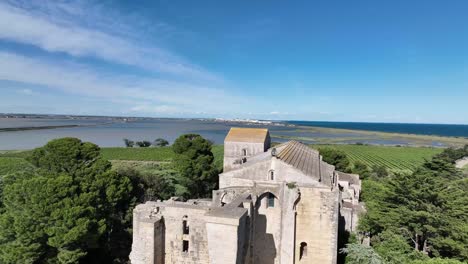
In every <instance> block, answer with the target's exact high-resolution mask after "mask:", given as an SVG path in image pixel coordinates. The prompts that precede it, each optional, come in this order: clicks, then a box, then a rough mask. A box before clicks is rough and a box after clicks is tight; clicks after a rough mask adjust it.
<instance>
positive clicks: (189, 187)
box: [172, 134, 218, 197]
mask: <svg viewBox="0 0 468 264" xmlns="http://www.w3.org/2000/svg"><path fill="white" fill-rule="evenodd" d="M211 147H212V143H211V142H210V141H208V140H206V139H204V138H203V137H202V136H200V135H197V134H187V135H182V136H180V137H179V138H177V139H176V140H175V142H174V144H173V145H172V148H173V150H174V152H175V153H176V156H175V159H174V166H175V168H176V170H177V171H179V173H180V175H181V179H180V180H179V182H180V184H181V186H185V187H186V190H185V191H186V193H185V195H184V196H185V197H208V196H210V195H211V191H212V190H213V189H214V188H216V186H217V183H218V177H217V175H218V171H217V170H216V169H215V168H214V164H213V161H214V157H213V153H212V152H211ZM178 192H179V193H180V192H181V191H180V190H179V191H178Z"/></svg>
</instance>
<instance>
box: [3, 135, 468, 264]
mask: <svg viewBox="0 0 468 264" xmlns="http://www.w3.org/2000/svg"><path fill="white" fill-rule="evenodd" d="M313 147H314V148H320V149H321V153H322V154H323V155H324V159H325V160H326V161H327V162H330V163H332V164H335V165H338V166H341V167H342V168H341V169H342V170H350V171H351V172H353V173H358V174H360V175H361V176H362V177H361V178H362V179H363V190H362V199H363V200H364V202H365V203H366V207H367V214H366V215H364V216H362V217H361V221H360V224H359V230H360V232H361V233H362V234H364V233H365V234H369V235H370V237H371V247H365V246H362V245H358V244H356V243H350V244H348V245H347V247H346V248H345V249H343V250H342V252H346V253H347V258H346V263H351V264H353V263H388V264H393V263H407V264H422V263H432V264H459V263H462V262H463V261H466V260H467V259H468V252H467V249H466V245H467V244H468V234H467V232H466V230H468V226H467V225H468V224H467V223H468V200H467V199H468V196H467V195H466V194H467V192H468V181H467V179H468V178H466V177H463V176H462V175H463V174H462V172H461V170H456V169H455V168H454V166H453V161H454V160H456V159H459V158H460V157H463V156H465V155H468V148H465V149H459V150H453V149H447V150H443V149H434V148H413V147H383V146H368V145H316V146H313ZM434 155H435V156H434ZM432 156H434V157H433V158H431V157H432ZM107 160H111V165H110V164H109V162H107ZM222 163H223V146H221V145H216V146H211V143H210V142H208V141H206V140H205V139H203V138H201V137H200V136H198V135H184V136H182V137H180V138H179V139H178V140H177V141H176V143H175V144H174V146H173V147H151V148H125V147H122V148H103V149H99V148H98V147H97V146H95V145H94V144H91V143H83V142H80V141H79V140H77V139H59V140H54V141H51V142H49V143H48V144H47V145H46V146H44V147H42V148H39V149H36V150H34V151H6V152H5V151H4V152H2V153H0V179H1V180H2V181H0V262H1V263H32V262H35V263H47V262H49V263H77V262H78V261H81V262H86V263H108V262H111V261H114V262H115V263H122V262H125V261H126V260H127V257H128V253H129V250H130V243H131V212H132V209H133V207H134V205H135V204H137V203H141V202H144V201H147V200H156V199H168V198H169V197H171V196H184V197H190V198H194V197H204V196H207V195H209V194H210V191H211V190H212V189H213V188H215V187H216V183H217V177H216V175H217V174H218V172H219V171H221V169H222V165H223V164H222ZM464 170H465V171H466V172H468V168H465V169H464ZM293 185H294V184H293V183H289V184H288V187H289V188H291V187H293ZM448 258H449V259H448Z"/></svg>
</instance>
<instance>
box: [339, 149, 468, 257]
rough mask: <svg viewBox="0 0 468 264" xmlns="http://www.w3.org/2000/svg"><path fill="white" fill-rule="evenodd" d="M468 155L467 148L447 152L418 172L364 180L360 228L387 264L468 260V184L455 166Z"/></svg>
mask: <svg viewBox="0 0 468 264" xmlns="http://www.w3.org/2000/svg"><path fill="white" fill-rule="evenodd" d="M467 155H468V148H467V147H465V148H464V149H457V150H455V149H445V150H444V151H443V152H441V153H439V154H437V155H435V156H434V157H433V158H432V159H431V160H428V161H426V162H424V163H423V164H422V165H421V166H419V167H417V168H415V169H414V172H411V173H390V174H388V175H387V176H384V177H368V178H367V179H364V181H363V186H362V196H361V197H362V199H363V201H364V202H365V204H366V207H367V213H366V214H365V215H364V216H363V217H361V219H360V222H359V227H358V228H359V230H360V232H361V233H363V234H364V233H365V234H369V235H370V237H371V246H372V247H373V249H374V251H375V252H376V253H377V254H378V255H379V256H380V257H381V258H382V260H383V263H389V264H393V263H395V264H396V263H462V262H466V261H467V260H468V250H467V247H466V245H468V233H467V232H466V230H468V196H467V193H468V178H466V177H464V176H463V175H462V173H461V170H458V169H456V168H455V166H454V162H455V160H457V159H459V158H460V157H463V156H467ZM348 247H349V245H348ZM444 258H450V259H444ZM460 261H461V262H460ZM347 263H348V262H347ZM349 263H364V262H353V261H351V262H349ZM365 263H368V262H365Z"/></svg>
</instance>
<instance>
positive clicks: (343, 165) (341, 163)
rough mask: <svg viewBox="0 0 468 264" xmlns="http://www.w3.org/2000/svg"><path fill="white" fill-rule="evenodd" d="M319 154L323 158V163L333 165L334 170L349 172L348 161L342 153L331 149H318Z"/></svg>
mask: <svg viewBox="0 0 468 264" xmlns="http://www.w3.org/2000/svg"><path fill="white" fill-rule="evenodd" d="M319 152H320V155H322V157H323V161H325V162H326V163H328V164H331V165H334V166H335V168H336V170H338V171H342V172H351V170H350V162H349V159H348V157H347V156H346V153H344V152H343V151H341V150H337V149H333V148H320V149H319Z"/></svg>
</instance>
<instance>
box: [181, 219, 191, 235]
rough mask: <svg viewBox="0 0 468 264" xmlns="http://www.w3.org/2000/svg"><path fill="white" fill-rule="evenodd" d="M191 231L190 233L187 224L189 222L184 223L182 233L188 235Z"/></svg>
mask: <svg viewBox="0 0 468 264" xmlns="http://www.w3.org/2000/svg"><path fill="white" fill-rule="evenodd" d="M189 231H190V229H189V225H188V223H187V220H184V221H182V232H183V234H184V235H188V234H189Z"/></svg>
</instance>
